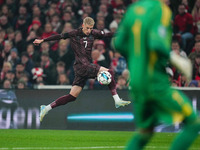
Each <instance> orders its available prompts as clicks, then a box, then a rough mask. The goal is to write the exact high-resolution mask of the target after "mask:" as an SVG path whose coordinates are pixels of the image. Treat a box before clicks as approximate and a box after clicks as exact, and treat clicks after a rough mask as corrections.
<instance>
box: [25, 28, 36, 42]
mask: <svg viewBox="0 0 200 150" xmlns="http://www.w3.org/2000/svg"><path fill="white" fill-rule="evenodd" d="M36 37H37V36H36V31H30V32H29V34H28V36H27V38H26V43H27V44H30V43H31V44H32V43H33V41H34V40H35V38H36Z"/></svg>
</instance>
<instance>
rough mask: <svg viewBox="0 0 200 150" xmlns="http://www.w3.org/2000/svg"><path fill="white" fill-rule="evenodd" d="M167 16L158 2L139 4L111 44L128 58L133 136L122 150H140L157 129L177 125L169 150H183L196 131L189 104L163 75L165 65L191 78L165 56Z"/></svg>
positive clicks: (199, 126)
mask: <svg viewBox="0 0 200 150" xmlns="http://www.w3.org/2000/svg"><path fill="white" fill-rule="evenodd" d="M171 32H172V29H171V11H170V9H169V8H168V7H167V6H166V5H165V3H164V2H163V1H162V0H140V1H138V2H136V3H134V4H132V5H131V6H130V7H129V8H128V10H127V12H126V14H125V16H124V18H123V20H122V22H121V24H120V26H119V29H118V31H117V34H116V37H115V38H114V39H113V47H114V48H115V49H116V50H118V51H119V52H120V53H122V54H123V55H126V56H127V58H128V66H129V70H130V73H131V79H130V80H131V83H130V85H131V94H132V97H133V99H134V103H133V105H134V111H135V113H134V114H135V121H136V126H137V128H138V131H139V132H138V133H137V134H136V135H135V136H134V137H133V138H132V140H131V141H130V142H129V144H128V147H127V150H140V149H142V148H143V147H144V146H145V145H146V144H147V143H148V141H149V139H150V138H151V137H152V135H153V130H154V127H155V126H156V125H158V124H159V123H162V122H165V123H169V124H171V123H180V122H184V124H185V126H184V128H183V132H181V133H180V134H179V135H178V136H177V138H176V139H175V140H174V142H173V143H172V146H171V150H185V149H188V147H189V146H190V145H191V143H192V142H193V141H194V140H195V138H196V137H197V135H198V131H199V130H200V121H199V120H198V119H197V115H196V114H195V112H194V110H193V108H192V105H191V103H190V100H189V99H188V98H187V97H186V96H185V95H184V94H183V93H182V92H180V91H177V90H175V89H172V88H171V87H170V83H169V80H168V75H167V74H166V70H165V67H166V65H167V62H168V61H169V60H170V62H171V63H172V64H173V65H174V66H176V67H177V68H178V69H179V70H180V71H181V72H182V73H183V74H184V75H185V76H186V77H187V78H188V80H189V79H190V78H191V69H192V68H191V63H190V61H189V60H187V59H184V58H181V57H180V56H178V55H176V54H175V53H170V49H171V48H170V45H171V37H172V35H171Z"/></svg>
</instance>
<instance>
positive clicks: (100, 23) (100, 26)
mask: <svg viewBox="0 0 200 150" xmlns="http://www.w3.org/2000/svg"><path fill="white" fill-rule="evenodd" d="M96 28H97V29H98V30H102V31H104V32H105V33H107V32H109V30H108V29H106V28H105V22H104V21H103V20H97V23H96Z"/></svg>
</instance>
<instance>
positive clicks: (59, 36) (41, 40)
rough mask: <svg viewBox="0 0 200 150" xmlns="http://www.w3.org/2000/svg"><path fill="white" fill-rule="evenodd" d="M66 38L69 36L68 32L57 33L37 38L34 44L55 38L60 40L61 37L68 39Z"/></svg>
mask: <svg viewBox="0 0 200 150" xmlns="http://www.w3.org/2000/svg"><path fill="white" fill-rule="evenodd" d="M66 38H68V33H61V34H57V35H52V36H50V37H47V38H45V39H35V40H34V42H33V44H35V45H39V44H40V43H42V42H46V41H54V40H60V39H66Z"/></svg>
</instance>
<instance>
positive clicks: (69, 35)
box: [61, 30, 78, 39]
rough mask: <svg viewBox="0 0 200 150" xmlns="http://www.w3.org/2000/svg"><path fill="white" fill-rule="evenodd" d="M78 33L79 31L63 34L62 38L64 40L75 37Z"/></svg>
mask: <svg viewBox="0 0 200 150" xmlns="http://www.w3.org/2000/svg"><path fill="white" fill-rule="evenodd" d="M77 32H78V31H77V30H72V31H70V32H66V33H61V37H62V39H67V38H71V37H75V36H76V35H77Z"/></svg>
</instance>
